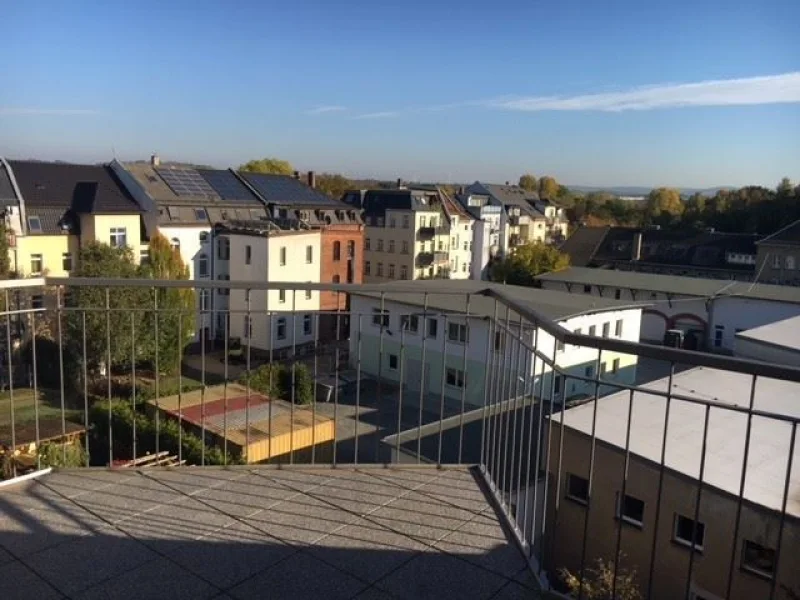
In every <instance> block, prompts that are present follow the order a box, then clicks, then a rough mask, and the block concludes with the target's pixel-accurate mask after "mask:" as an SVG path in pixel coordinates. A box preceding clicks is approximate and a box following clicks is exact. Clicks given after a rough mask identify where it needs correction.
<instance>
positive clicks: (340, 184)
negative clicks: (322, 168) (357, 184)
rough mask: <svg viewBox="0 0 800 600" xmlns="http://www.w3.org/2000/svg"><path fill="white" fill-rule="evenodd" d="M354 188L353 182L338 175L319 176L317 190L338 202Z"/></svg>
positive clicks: (324, 174)
mask: <svg viewBox="0 0 800 600" xmlns="http://www.w3.org/2000/svg"><path fill="white" fill-rule="evenodd" d="M352 188H353V182H352V181H350V180H349V179H347V178H346V177H344V176H343V175H339V174H338V173H322V174H320V175H317V189H318V190H319V191H321V192H322V193H324V194H327V195H328V196H330V197H331V198H334V199H336V200H339V199H340V198H341V197H342V196H344V193H345V192H346V191H347V190H349V189H352Z"/></svg>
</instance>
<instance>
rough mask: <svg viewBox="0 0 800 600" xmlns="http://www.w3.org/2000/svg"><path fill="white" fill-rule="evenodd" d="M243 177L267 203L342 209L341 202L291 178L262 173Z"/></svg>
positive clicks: (248, 174)
mask: <svg viewBox="0 0 800 600" xmlns="http://www.w3.org/2000/svg"><path fill="white" fill-rule="evenodd" d="M242 175H244V177H245V178H246V179H247V181H248V183H249V184H250V185H251V186H253V187H254V188H255V189H256V191H257V192H258V193H259V194H261V195H262V196H263V197H264V198H266V200H267V202H276V203H278V204H293V205H305V206H334V207H337V208H342V203H341V202H338V201H337V200H334V199H332V198H329V197H328V196H326V195H325V194H323V193H322V192H320V191H319V190H315V189H314V188H311V187H308V186H307V185H305V184H303V183H301V182H300V181H297V180H296V179H292V178H291V177H286V176H280V175H264V174H261V173H242Z"/></svg>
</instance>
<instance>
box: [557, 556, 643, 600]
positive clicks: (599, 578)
mask: <svg viewBox="0 0 800 600" xmlns="http://www.w3.org/2000/svg"><path fill="white" fill-rule="evenodd" d="M595 564H596V566H595V567H590V568H587V569H586V576H585V577H584V578H583V580H581V579H580V578H579V577H578V576H576V575H573V574H572V573H570V572H569V571H568V570H567V569H561V571H560V574H561V577H562V578H563V579H564V583H566V585H567V587H568V588H569V591H570V593H571V594H572V595H573V596H575V597H576V598H577V597H582V598H586V599H587V600H640V599H641V597H642V594H641V592H640V591H639V586H638V585H637V584H636V570H634V569H619V571H618V572H617V573H616V584H615V582H614V575H615V571H616V568H615V565H614V563H613V562H611V561H609V562H607V563H606V562H605V561H604V560H603V559H602V558H598V559H597V561H596V563H595Z"/></svg>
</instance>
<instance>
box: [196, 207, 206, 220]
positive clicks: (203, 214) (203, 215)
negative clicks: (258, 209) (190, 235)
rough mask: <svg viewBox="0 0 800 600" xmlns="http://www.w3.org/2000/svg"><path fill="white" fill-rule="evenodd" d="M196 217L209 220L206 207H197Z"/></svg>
mask: <svg viewBox="0 0 800 600" xmlns="http://www.w3.org/2000/svg"><path fill="white" fill-rule="evenodd" d="M194 218H195V220H197V221H208V213H207V212H206V209H205V208H195V209H194Z"/></svg>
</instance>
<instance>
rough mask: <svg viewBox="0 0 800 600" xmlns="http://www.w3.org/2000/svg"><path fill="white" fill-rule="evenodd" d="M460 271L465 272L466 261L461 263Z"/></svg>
mask: <svg viewBox="0 0 800 600" xmlns="http://www.w3.org/2000/svg"><path fill="white" fill-rule="evenodd" d="M461 272H462V273H466V272H467V263H462V264H461Z"/></svg>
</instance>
